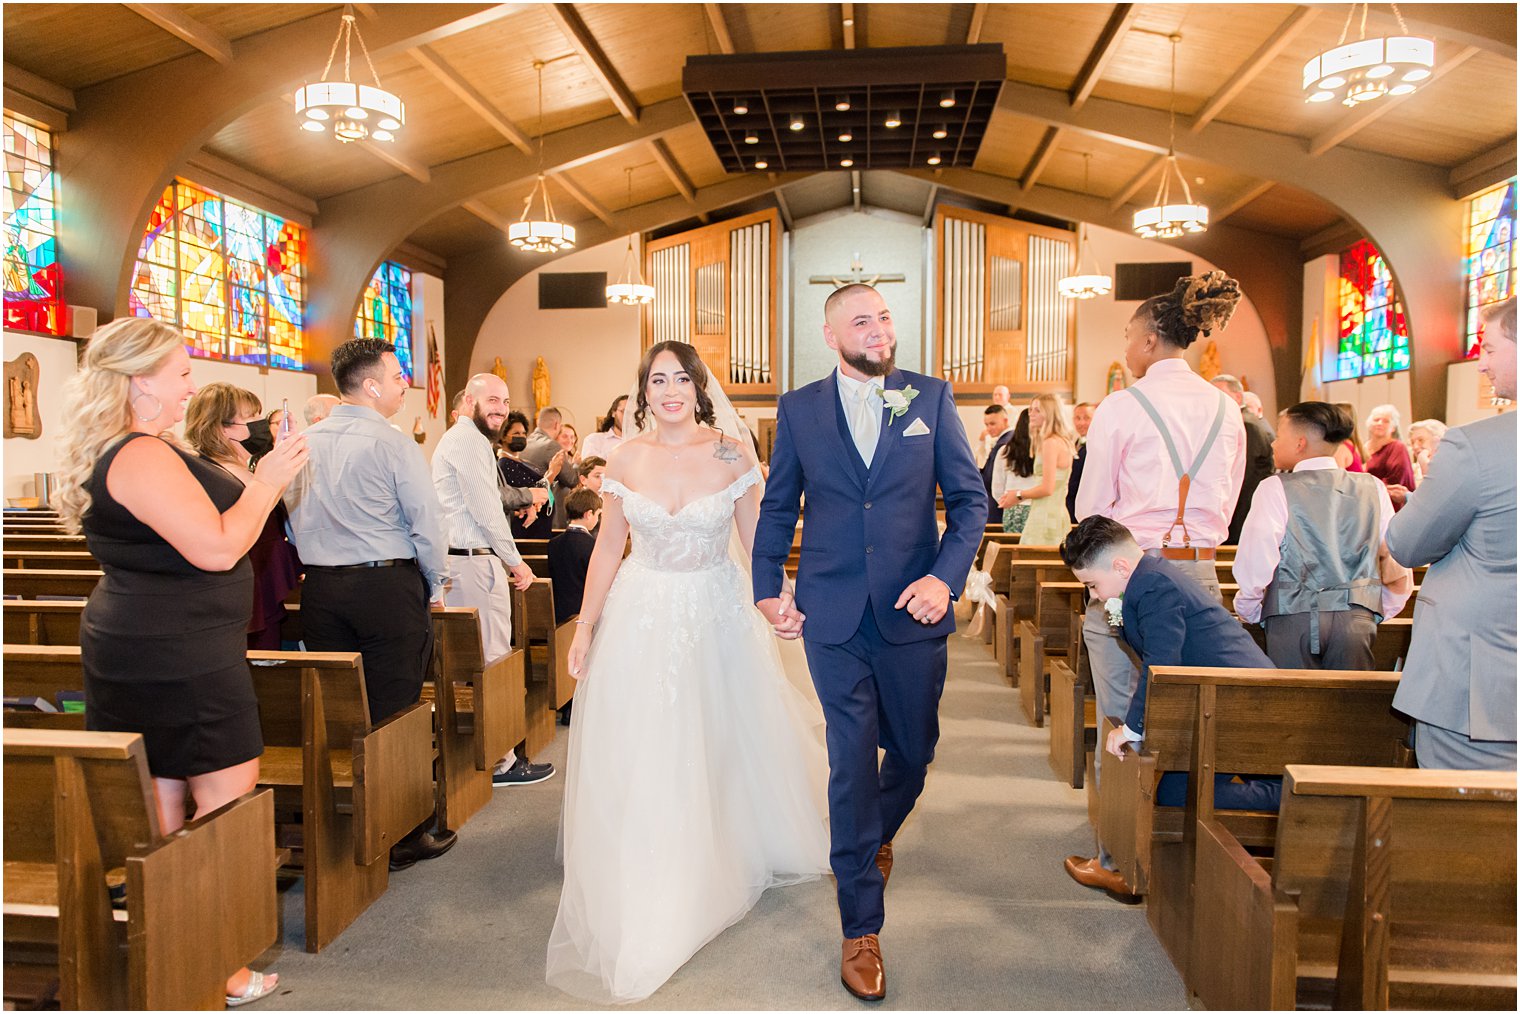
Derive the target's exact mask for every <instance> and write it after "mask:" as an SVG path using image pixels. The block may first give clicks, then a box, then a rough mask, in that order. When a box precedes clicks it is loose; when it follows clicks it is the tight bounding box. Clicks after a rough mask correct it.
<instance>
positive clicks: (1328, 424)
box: [1234, 401, 1414, 669]
mask: <svg viewBox="0 0 1520 1014" xmlns="http://www.w3.org/2000/svg"><path fill="white" fill-rule="evenodd" d="M1353 425H1354V424H1353V423H1352V421H1351V419H1350V418H1349V417H1348V416H1347V415H1346V413H1345V412H1344V411H1342V410H1341V409H1339V408H1336V407H1335V406H1334V405H1330V404H1327V403H1326V402H1322V401H1305V402H1300V403H1299V404H1297V405H1294V406H1293V407H1292V408H1289V409H1287V410H1285V411H1284V412H1283V414H1282V418H1281V422H1280V423H1279V425H1278V429H1277V439H1276V440H1274V441H1273V443H1272V455H1273V458H1274V459H1275V461H1276V464H1277V467H1278V468H1280V469H1283V470H1284V471H1285V473H1286V474H1283V475H1273V476H1269V477H1268V478H1266V479H1263V480H1262V482H1261V485H1260V486H1258V487H1257V488H1256V495H1255V497H1254V498H1253V499H1252V501H1251V509H1250V511H1249V512H1248V513H1247V514H1246V518H1245V524H1244V525H1243V526H1242V528H1241V533H1240V546H1239V548H1238V549H1237V550H1236V555H1235V564H1234V574H1235V580H1236V582H1237V583H1238V584H1239V585H1240V590H1239V591H1238V592H1236V594H1235V614H1236V615H1237V616H1239V617H1240V619H1241V621H1242V622H1245V623H1261V624H1263V625H1264V626H1265V627H1266V632H1267V654H1268V655H1270V656H1271V658H1272V661H1273V662H1274V663H1276V664H1277V666H1278V667H1279V668H1281V669H1371V668H1373V656H1372V642H1373V641H1374V639H1375V638H1376V637H1377V625H1378V624H1379V623H1380V622H1382V620H1383V619H1384V618H1385V617H1389V616H1397V615H1398V614H1399V611H1400V610H1402V609H1403V608H1404V603H1405V602H1407V601H1408V600H1409V594H1410V592H1411V590H1412V589H1413V586H1414V576H1413V574H1412V573H1411V571H1410V570H1409V569H1408V568H1407V567H1401V566H1400V565H1399V564H1398V563H1397V562H1396V561H1395V560H1393V558H1392V557H1390V556H1389V555H1388V550H1387V549H1386V548H1385V547H1384V545H1383V536H1384V534H1385V533H1386V532H1387V530H1388V522H1389V521H1390V520H1391V519H1392V518H1393V503H1392V501H1390V500H1389V499H1388V489H1387V487H1385V486H1384V485H1383V484H1382V483H1381V482H1379V481H1378V479H1377V478H1376V477H1375V476H1372V475H1367V474H1366V473H1363V472H1347V471H1346V470H1344V469H1342V468H1341V467H1339V466H1338V465H1337V464H1336V463H1335V450H1336V448H1338V447H1339V446H1340V445H1341V444H1342V443H1343V442H1344V441H1346V440H1348V439H1350V437H1351V430H1352V427H1353Z"/></svg>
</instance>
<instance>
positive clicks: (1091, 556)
mask: <svg viewBox="0 0 1520 1014" xmlns="http://www.w3.org/2000/svg"><path fill="white" fill-rule="evenodd" d="M1134 541H1135V537H1134V535H1132V534H1131V533H1130V530H1129V529H1128V528H1125V527H1124V526H1123V525H1121V524H1119V522H1117V521H1115V520H1114V519H1113V518H1105V517H1102V516H1101V515H1098V514H1094V515H1093V516H1092V517H1090V518H1083V519H1082V521H1081V523H1080V524H1078V525H1077V527H1075V528H1073V529H1072V530H1071V534H1069V535H1067V536H1066V539H1065V540H1064V541H1063V542H1062V543H1061V562H1062V563H1064V564H1066V566H1068V567H1070V568H1071V569H1072V570H1077V569H1081V570H1086V569H1088V568H1089V567H1091V566H1092V565H1093V564H1095V563H1097V562H1098V560H1099V559H1100V558H1101V557H1102V556H1103V555H1104V554H1105V553H1108V552H1109V551H1111V550H1112V549H1114V548H1115V547H1116V546H1122V545H1123V544H1124V543H1126V542H1131V543H1132V542H1134Z"/></svg>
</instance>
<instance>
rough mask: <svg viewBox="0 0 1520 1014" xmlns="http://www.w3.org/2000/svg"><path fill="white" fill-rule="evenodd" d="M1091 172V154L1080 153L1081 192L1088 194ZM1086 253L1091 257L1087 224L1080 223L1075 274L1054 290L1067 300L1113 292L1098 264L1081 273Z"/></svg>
mask: <svg viewBox="0 0 1520 1014" xmlns="http://www.w3.org/2000/svg"><path fill="white" fill-rule="evenodd" d="M1091 170H1092V152H1090V151H1084V152H1083V153H1082V192H1083V193H1084V194H1085V193H1089V192H1090V188H1089V186H1088V183H1089V179H1090V174H1091ZM1083 253H1087V254H1088V255H1089V257H1091V254H1092V250H1091V249H1090V248H1089V247H1088V245H1087V223H1086V222H1084V223H1082V225H1081V227H1080V228H1079V230H1078V232H1077V263H1076V269H1077V272H1076V274H1073V275H1067V276H1066V277H1065V278H1063V279H1061V280H1060V281H1059V282H1057V283H1056V289H1057V290H1058V291H1059V292H1060V293H1061V295H1063V296H1065V297H1066V298H1067V299H1096V298H1097V297H1098V296H1106V295H1108V294H1109V293H1110V292H1112V291H1114V280H1113V277H1112V276H1110V275H1105V274H1103V273H1102V272H1101V271H1099V270H1098V262H1097V260H1096V259H1093V260H1092V261H1091V262H1092V266H1093V269H1092V271H1091V272H1089V273H1087V274H1083V272H1082V254H1083Z"/></svg>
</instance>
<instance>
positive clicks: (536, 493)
mask: <svg viewBox="0 0 1520 1014" xmlns="http://www.w3.org/2000/svg"><path fill="white" fill-rule="evenodd" d="M532 496H533V506H535V507H537V506H539V505H540V504H546V503H548V502H549V491H548V490H547V489H544V487H542V486H534V487H532ZM530 523H531V522H530Z"/></svg>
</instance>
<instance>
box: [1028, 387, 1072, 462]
mask: <svg viewBox="0 0 1520 1014" xmlns="http://www.w3.org/2000/svg"><path fill="white" fill-rule="evenodd" d="M1030 404H1033V405H1038V406H1040V411H1041V412H1042V413H1043V414H1044V416H1045V422H1044V423H1043V424H1042V425H1041V426H1040V430H1039V432H1038V433H1030V434H1029V443H1030V446H1031V447H1032V448H1034V449H1035V453H1036V454H1038V453H1039V450H1038V449H1039V448H1042V447H1044V446H1045V441H1047V440H1049V439H1050V438H1051V437H1055V438H1057V439H1059V440H1061V441H1063V442H1064V443H1065V444H1066V446H1067V447H1069V448H1071V449H1072V450H1075V449H1076V446H1077V431H1076V430H1074V429H1072V427H1071V423H1069V422H1067V421H1066V413H1065V412H1064V411H1062V410H1061V399H1060V398H1057V397H1056V396H1055V395H1053V394H1037V395H1035V396H1034V398H1033V399H1032V400H1031V402H1030Z"/></svg>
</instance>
